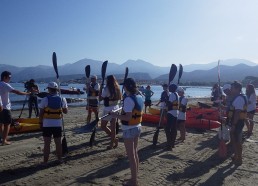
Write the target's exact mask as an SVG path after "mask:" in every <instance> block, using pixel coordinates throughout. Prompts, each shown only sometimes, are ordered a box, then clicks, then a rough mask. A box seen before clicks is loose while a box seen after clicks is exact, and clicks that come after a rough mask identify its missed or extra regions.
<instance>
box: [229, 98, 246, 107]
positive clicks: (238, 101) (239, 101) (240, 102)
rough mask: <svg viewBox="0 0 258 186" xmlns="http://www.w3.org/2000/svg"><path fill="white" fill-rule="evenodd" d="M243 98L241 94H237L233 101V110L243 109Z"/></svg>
mask: <svg viewBox="0 0 258 186" xmlns="http://www.w3.org/2000/svg"><path fill="white" fill-rule="evenodd" d="M244 105H245V100H244V98H243V97H242V96H237V97H236V99H235V100H234V101H233V103H232V106H233V107H234V108H235V110H244Z"/></svg>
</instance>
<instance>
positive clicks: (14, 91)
mask: <svg viewBox="0 0 258 186" xmlns="http://www.w3.org/2000/svg"><path fill="white" fill-rule="evenodd" d="M11 92H12V93H15V94H18V95H29V94H31V92H21V91H19V90H15V89H14V90H11Z"/></svg>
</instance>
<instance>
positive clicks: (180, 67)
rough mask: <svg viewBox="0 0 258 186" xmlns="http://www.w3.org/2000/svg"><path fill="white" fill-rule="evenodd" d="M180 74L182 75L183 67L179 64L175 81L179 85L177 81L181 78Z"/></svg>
mask: <svg viewBox="0 0 258 186" xmlns="http://www.w3.org/2000/svg"><path fill="white" fill-rule="evenodd" d="M182 74H183V66H182V65H181V64H180V65H179V73H178V81H177V84H178V85H179V81H180V79H181V77H182Z"/></svg>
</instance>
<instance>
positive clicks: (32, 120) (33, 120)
mask: <svg viewBox="0 0 258 186" xmlns="http://www.w3.org/2000/svg"><path fill="white" fill-rule="evenodd" d="M14 122H19V123H28V124H39V118H17V119H14Z"/></svg>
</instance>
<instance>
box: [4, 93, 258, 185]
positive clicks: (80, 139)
mask: <svg viewBox="0 0 258 186" xmlns="http://www.w3.org/2000/svg"><path fill="white" fill-rule="evenodd" d="M204 99H208V98H200V99H193V100H189V103H192V102H194V103H197V102H198V101H200V102H203V101H204ZM27 112H28V111H27V110H26V111H24V113H23V115H22V117H26V114H27ZM12 114H13V117H18V115H19V114H20V111H19V110H17V111H12ZM255 120H258V117H257V116H255ZM85 121H86V110H85V107H69V112H68V114H67V115H65V116H64V123H65V130H66V138H67V143H68V148H69V154H68V155H67V156H66V157H65V163H64V164H62V165H57V164H56V162H55V156H54V154H53V153H54V151H55V149H54V144H53V140H52V144H51V155H50V163H49V165H48V166H47V167H42V166H41V165H40V163H41V162H42V158H43V154H42V148H43V139H42V137H41V133H40V132H37V133H28V134H20V135H13V136H10V140H11V141H12V144H11V145H8V146H0V152H1V153H0V161H1V164H0V167H1V170H0V178H1V179H0V185H103V186H104V185H122V183H123V182H124V180H126V179H128V178H130V169H129V163H128V159H127V157H126V154H125V148H124V145H123V139H122V138H121V136H122V133H121V131H120V132H119V134H118V137H119V145H118V148H116V149H112V150H106V146H107V145H108V144H109V137H107V136H106V134H105V133H104V132H103V131H102V130H100V129H98V130H97V133H96V143H95V145H94V146H93V147H92V148H91V147H89V146H88V145H89V139H90V135H91V133H83V132H82V130H81V129H82V127H83V126H84V125H85ZM142 125H143V126H142V134H141V137H140V139H139V157H140V170H139V183H140V185H143V186H145V185H146V186H147V185H148V186H149V185H256V180H257V178H258V172H257V165H256V163H257V162H258V157H257V153H258V148H257V147H258V143H256V140H258V133H257V132H258V128H257V127H256V125H255V126H254V135H253V136H252V137H251V139H253V140H254V141H253V142H247V141H244V143H243V148H244V149H243V164H242V165H241V166H239V167H235V166H234V165H233V164H231V159H230V158H229V157H228V158H227V159H225V160H222V159H219V158H218V155H217V149H218V144H219V140H218V137H217V131H216V130H213V131H208V130H207V131H198V130H194V129H187V136H186V140H185V142H184V143H177V144H176V147H175V149H173V151H171V152H168V151H163V148H164V146H165V141H166V137H165V133H164V131H163V129H161V130H160V134H159V138H158V144H157V146H156V147H155V148H154V147H153V146H152V138H153V135H154V132H155V131H156V125H154V124H148V123H144V124H142ZM244 130H246V128H244ZM228 150H229V151H228V156H230V155H231V154H232V152H231V151H230V148H228Z"/></svg>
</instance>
